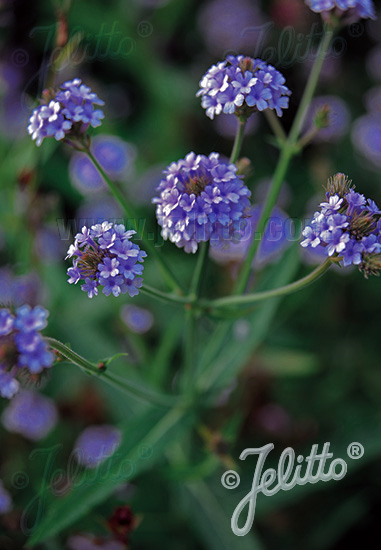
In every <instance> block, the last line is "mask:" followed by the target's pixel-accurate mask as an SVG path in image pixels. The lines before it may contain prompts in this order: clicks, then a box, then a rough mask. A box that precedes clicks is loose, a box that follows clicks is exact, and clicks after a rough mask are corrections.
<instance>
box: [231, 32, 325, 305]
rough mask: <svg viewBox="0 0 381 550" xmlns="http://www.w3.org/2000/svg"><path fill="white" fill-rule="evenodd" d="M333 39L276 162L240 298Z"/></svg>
mask: <svg viewBox="0 0 381 550" xmlns="http://www.w3.org/2000/svg"><path fill="white" fill-rule="evenodd" d="M332 35H333V32H332V31H331V30H327V29H325V33H324V36H323V39H322V41H321V44H320V47H319V51H318V54H317V57H316V59H315V63H314V66H313V68H312V71H311V74H310V76H309V79H308V82H307V86H306V89H305V90H304V94H303V97H302V100H301V102H300V105H299V109H298V112H297V114H296V116H295V120H294V122H293V125H292V127H291V130H290V134H289V136H288V138H287V141H286V142H285V143H284V145H283V149H282V152H281V155H280V158H279V161H278V165H277V167H276V169H275V173H274V177H273V180H272V184H271V187H270V189H269V193H268V195H267V198H266V202H265V205H264V207H263V209H262V213H261V216H260V218H259V221H258V224H257V226H256V230H255V232H256V233H257V234H258V235H259V238H254V239H253V241H252V243H251V246H250V248H249V250H248V253H247V256H246V259H245V262H244V264H243V266H242V269H241V272H240V274H239V277H238V279H237V283H236V286H235V289H234V293H235V294H242V293H243V292H244V291H245V289H246V285H247V283H248V280H249V277H250V272H251V265H252V262H253V259H254V257H255V254H256V253H257V250H258V248H259V245H260V243H261V239H262V236H263V234H264V232H265V230H266V227H267V223H268V221H269V217H270V215H271V212H272V211H273V208H274V206H275V204H276V201H277V199H278V195H279V191H280V189H281V186H282V183H283V180H284V177H285V175H286V173H287V170H288V167H289V164H290V161H291V159H292V157H293V156H294V155H295V154H296V152H297V148H296V144H297V140H298V137H299V133H300V129H301V127H302V125H303V122H304V119H305V116H306V114H307V110H308V107H309V105H310V103H311V100H312V98H313V95H314V92H315V89H316V86H317V83H318V80H319V75H320V72H321V68H322V66H323V63H324V59H325V56H326V54H327V51H328V48H329V45H330V43H331V39H332Z"/></svg>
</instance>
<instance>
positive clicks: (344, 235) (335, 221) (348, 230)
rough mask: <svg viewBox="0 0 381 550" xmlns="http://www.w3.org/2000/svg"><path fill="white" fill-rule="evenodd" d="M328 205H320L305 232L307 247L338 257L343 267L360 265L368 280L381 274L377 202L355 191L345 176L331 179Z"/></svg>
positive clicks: (379, 216)
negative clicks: (369, 277)
mask: <svg viewBox="0 0 381 550" xmlns="http://www.w3.org/2000/svg"><path fill="white" fill-rule="evenodd" d="M326 198H327V202H322V203H320V207H321V209H320V211H318V212H315V214H314V217H313V219H312V221H311V222H310V224H309V225H307V226H306V227H305V229H304V230H303V236H304V240H303V241H302V242H301V243H300V244H301V245H302V246H303V247H305V248H311V249H320V250H322V251H324V252H325V254H326V255H328V256H334V255H336V256H339V259H342V260H343V264H344V267H348V266H350V265H357V266H359V269H360V271H362V272H363V273H364V275H365V277H368V276H369V275H377V274H379V273H380V272H381V234H380V223H379V222H380V218H381V212H380V211H379V209H378V207H377V205H376V203H375V202H374V201H372V200H370V199H368V200H367V199H366V198H365V197H364V195H362V194H360V193H358V192H356V191H355V190H354V188H353V186H352V182H350V181H348V178H347V177H346V176H344V174H341V173H339V174H336V175H335V176H333V177H332V178H330V179H329V180H328V185H327V187H326Z"/></svg>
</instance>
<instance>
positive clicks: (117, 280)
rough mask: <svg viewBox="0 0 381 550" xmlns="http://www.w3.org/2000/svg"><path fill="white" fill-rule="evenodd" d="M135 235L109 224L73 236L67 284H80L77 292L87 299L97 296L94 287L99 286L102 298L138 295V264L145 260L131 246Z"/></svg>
mask: <svg viewBox="0 0 381 550" xmlns="http://www.w3.org/2000/svg"><path fill="white" fill-rule="evenodd" d="M135 233H136V231H133V230H130V231H126V228H125V226H124V225H123V224H118V225H115V224H113V223H110V222H103V223H101V224H96V225H92V226H91V228H90V229H89V228H88V227H86V226H84V227H83V228H82V232H81V233H78V234H77V235H76V236H75V241H74V244H72V245H71V246H70V248H69V250H68V254H67V256H66V258H72V257H73V258H74V260H73V267H70V268H69V269H68V272H67V273H68V275H69V279H68V282H69V283H70V284H72V283H75V284H76V283H78V281H80V280H83V281H84V284H83V285H82V286H81V289H82V290H83V291H84V292H87V295H88V297H89V298H92V297H93V296H97V295H98V287H99V286H103V290H102V292H103V294H105V295H106V296H110V294H113V295H114V296H119V294H126V293H128V294H129V295H130V296H131V297H133V296H136V295H137V294H139V290H138V289H139V288H141V287H142V285H143V279H142V278H141V277H139V275H142V273H143V265H142V263H141V262H143V261H144V258H145V257H146V256H147V254H146V252H144V250H141V249H140V248H139V246H138V245H137V244H134V243H132V242H131V240H130V239H131V237H132V235H134V234H135Z"/></svg>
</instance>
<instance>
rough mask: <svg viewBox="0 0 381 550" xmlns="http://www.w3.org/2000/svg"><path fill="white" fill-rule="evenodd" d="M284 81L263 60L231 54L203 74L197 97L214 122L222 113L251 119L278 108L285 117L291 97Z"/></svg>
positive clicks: (277, 72) (281, 76) (278, 113)
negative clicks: (284, 112)
mask: <svg viewBox="0 0 381 550" xmlns="http://www.w3.org/2000/svg"><path fill="white" fill-rule="evenodd" d="M285 82H286V81H285V78H284V76H283V75H282V74H281V73H280V72H279V71H277V70H276V69H275V68H274V67H273V66H272V65H267V63H265V62H264V61H262V60H261V59H253V58H251V57H244V56H243V55H238V56H233V55H229V56H228V57H227V58H226V59H225V61H222V62H220V63H218V64H217V65H213V66H212V67H210V69H209V70H208V71H207V72H206V73H205V74H204V76H203V77H202V79H201V81H200V90H199V91H198V92H197V96H201V105H202V107H203V108H204V109H206V115H207V116H208V117H209V118H211V119H213V118H214V115H219V114H220V113H227V114H236V115H237V116H245V117H248V116H249V115H251V114H252V113H254V112H255V111H264V110H265V109H271V110H273V109H275V110H276V112H277V115H278V116H282V109H287V107H288V101H289V98H288V96H289V95H291V92H290V90H289V89H288V88H287V86H285Z"/></svg>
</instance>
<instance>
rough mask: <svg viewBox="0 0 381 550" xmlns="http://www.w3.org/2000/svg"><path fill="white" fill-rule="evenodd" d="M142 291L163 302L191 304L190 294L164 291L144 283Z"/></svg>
mask: <svg viewBox="0 0 381 550" xmlns="http://www.w3.org/2000/svg"><path fill="white" fill-rule="evenodd" d="M140 292H142V293H143V294H147V295H148V296H153V297H154V298H156V299H157V300H160V301H162V302H170V303H174V304H181V305H184V304H189V303H190V302H191V301H192V300H191V298H190V297H188V296H178V295H177V294H168V293H167V292H162V291H161V290H157V289H156V288H153V287H151V286H148V285H146V284H144V286H143V287H142V288H141V289H140Z"/></svg>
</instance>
